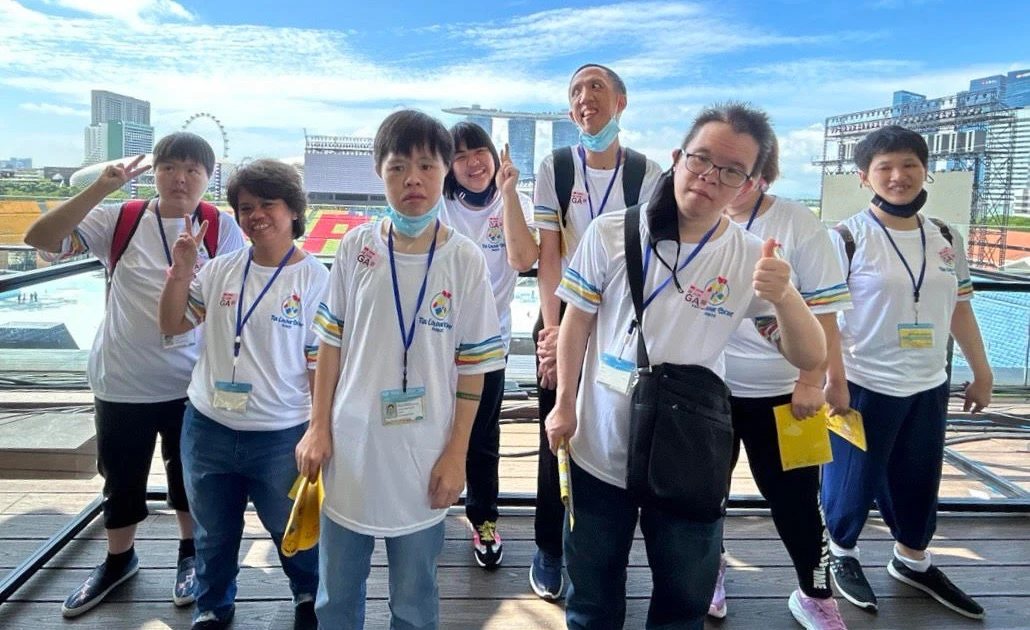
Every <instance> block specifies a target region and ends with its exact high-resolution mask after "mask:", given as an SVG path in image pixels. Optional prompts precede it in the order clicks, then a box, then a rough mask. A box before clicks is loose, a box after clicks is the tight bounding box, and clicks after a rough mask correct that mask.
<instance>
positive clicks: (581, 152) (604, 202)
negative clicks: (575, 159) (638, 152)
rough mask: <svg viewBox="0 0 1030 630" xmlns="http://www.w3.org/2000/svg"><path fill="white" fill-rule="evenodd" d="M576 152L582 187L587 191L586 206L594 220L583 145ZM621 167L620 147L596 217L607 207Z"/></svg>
mask: <svg viewBox="0 0 1030 630" xmlns="http://www.w3.org/2000/svg"><path fill="white" fill-rule="evenodd" d="M576 151H578V152H579V159H580V160H581V161H582V162H583V187H584V188H586V190H587V204H589V207H590V220H591V221H593V220H594V216H595V215H594V198H593V197H591V196H590V178H589V177H587V154H586V151H584V150H583V145H579V146H578V147H576ZM620 166H622V147H619V150H618V151H617V152H616V153H615V172H614V173H612V179H611V181H609V182H608V190H606V191H604V199H602V200H601V207H600V208H598V209H597V215H596V216H601V213H602V212H604V207H605V206H607V205H608V195H610V194H611V192H612V186H614V185H615V180H616V179H617V178H618V177H619V167H620Z"/></svg>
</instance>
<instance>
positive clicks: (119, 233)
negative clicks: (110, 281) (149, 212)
mask: <svg viewBox="0 0 1030 630" xmlns="http://www.w3.org/2000/svg"><path fill="white" fill-rule="evenodd" d="M146 207H147V201H146V200H144V199H133V200H132V201H126V202H125V203H123V204H122V207H121V209H119V210H118V220H117V221H116V222H115V224H114V237H112V239H111V251H110V254H109V256H108V258H109V259H110V273H109V274H108V276H109V277H110V278H114V268H115V267H116V266H117V265H118V261H119V260H121V258H122V254H124V253H125V250H126V249H128V248H129V241H131V240H132V236H133V235H134V234H135V233H136V229H137V228H138V227H139V222H140V221H142V220H143V213H144V211H145V210H146Z"/></svg>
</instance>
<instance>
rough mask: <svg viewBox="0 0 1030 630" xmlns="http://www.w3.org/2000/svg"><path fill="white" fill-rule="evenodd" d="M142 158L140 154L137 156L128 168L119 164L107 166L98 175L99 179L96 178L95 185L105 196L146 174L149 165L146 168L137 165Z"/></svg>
mask: <svg viewBox="0 0 1030 630" xmlns="http://www.w3.org/2000/svg"><path fill="white" fill-rule="evenodd" d="M144 157H146V156H145V155H143V154H142V153H141V154H139V155H137V156H136V158H135V159H134V160H133V161H131V162H129V165H128V166H126V165H124V164H122V163H121V162H119V163H118V164H109V165H108V166H107V167H105V168H104V171H103V172H102V173H100V177H98V178H97V185H98V186H101V187H102V188H103V190H104V193H105V196H106V195H110V194H111V193H113V192H114V191H116V190H118V189H119V188H121V187H122V186H124V185H125V184H126V182H129V181H130V180H133V179H135V178H136V177H138V176H139V175H140V174H141V173H146V172H147V171H148V170H150V165H149V164H148V165H146V166H140V165H139V163H140V162H142V161H143V158H144Z"/></svg>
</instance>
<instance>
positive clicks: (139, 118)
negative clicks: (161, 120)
mask: <svg viewBox="0 0 1030 630" xmlns="http://www.w3.org/2000/svg"><path fill="white" fill-rule="evenodd" d="M90 96H91V100H92V107H91V108H90V112H91V114H92V115H91V120H90V124H91V125H98V124H100V123H105V122H111V121H114V120H120V121H125V122H131V123H136V124H140V125H149V124H150V103H149V102H148V101H141V100H140V99H138V98H133V97H131V96H125V95H123V94H115V93H114V92H108V91H106V90H92V91H91V92H90Z"/></svg>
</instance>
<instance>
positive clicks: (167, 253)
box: [154, 197, 200, 267]
mask: <svg viewBox="0 0 1030 630" xmlns="http://www.w3.org/2000/svg"><path fill="white" fill-rule="evenodd" d="M159 204H160V200H159V199H158V198H157V197H154V215H155V216H156V217H157V231H158V232H159V233H160V234H161V244H162V245H164V247H165V259H166V260H167V261H168V266H169V267H171V266H172V250H170V249H169V248H168V236H166V235H165V225H164V223H161V208H160V207H159ZM199 217H200V206H199V205H198V206H197V209H196V210H194V211H193V217H192V219H187V221H193V222H196V221H198V220H199Z"/></svg>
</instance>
